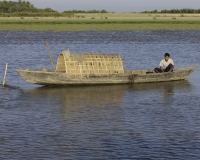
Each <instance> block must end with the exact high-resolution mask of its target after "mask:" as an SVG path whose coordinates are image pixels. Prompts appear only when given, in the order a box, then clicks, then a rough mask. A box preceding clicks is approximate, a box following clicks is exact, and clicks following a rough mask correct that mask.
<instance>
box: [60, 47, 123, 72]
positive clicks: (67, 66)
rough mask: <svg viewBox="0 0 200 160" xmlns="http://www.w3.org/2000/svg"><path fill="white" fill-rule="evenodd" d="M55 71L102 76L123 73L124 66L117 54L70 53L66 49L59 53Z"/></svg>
mask: <svg viewBox="0 0 200 160" xmlns="http://www.w3.org/2000/svg"><path fill="white" fill-rule="evenodd" d="M56 72H66V73H67V74H71V75H81V76H88V75H97V76H104V75H112V74H123V73H124V68H123V63H122V60H121V57H120V56H119V55H118V54H72V53H70V51H69V50H67V51H63V52H62V53H61V54H60V55H59V57H58V61H57V66H56Z"/></svg>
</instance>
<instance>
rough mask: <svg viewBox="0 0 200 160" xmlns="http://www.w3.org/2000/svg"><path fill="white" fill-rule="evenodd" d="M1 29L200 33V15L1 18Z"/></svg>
mask: <svg viewBox="0 0 200 160" xmlns="http://www.w3.org/2000/svg"><path fill="white" fill-rule="evenodd" d="M0 30H12V31H23V30H27V31H58V32H59V31H85V30H100V31H101V30H103V31H109V30H200V14H135V13H120V14H117V13H106V14H100V13H97V14H75V15H74V17H71V18H69V17H56V18H55V17H45V18H42V17H6V18H5V17H1V18H0Z"/></svg>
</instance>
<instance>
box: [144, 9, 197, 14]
mask: <svg viewBox="0 0 200 160" xmlns="http://www.w3.org/2000/svg"><path fill="white" fill-rule="evenodd" d="M141 13H180V14H182V13H188V14H189V13H200V9H189V8H184V9H171V10H167V9H165V10H161V11H158V10H157V9H155V10H153V11H144V12H141Z"/></svg>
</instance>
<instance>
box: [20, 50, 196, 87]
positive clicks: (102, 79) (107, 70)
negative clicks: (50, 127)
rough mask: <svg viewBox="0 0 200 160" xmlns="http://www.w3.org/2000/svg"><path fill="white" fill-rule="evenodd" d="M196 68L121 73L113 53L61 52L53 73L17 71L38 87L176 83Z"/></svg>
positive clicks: (121, 66)
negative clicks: (164, 71)
mask: <svg viewBox="0 0 200 160" xmlns="http://www.w3.org/2000/svg"><path fill="white" fill-rule="evenodd" d="M196 68H197V67H196V66H193V67H189V68H179V69H175V70H174V71H173V72H171V73H155V72H154V71H153V70H124V67H123V63H122V60H121V57H120V56H119V55H117V54H72V53H70V52H69V50H67V51H63V52H62V53H61V54H60V55H59V57H58V61H57V66H56V69H55V70H54V71H48V70H47V69H42V70H29V69H17V70H16V71H17V73H18V74H19V75H20V76H21V77H22V78H23V79H24V80H25V81H27V82H29V83H33V84H39V85H91V84H128V83H147V82H164V81H177V80H183V79H187V78H189V77H190V75H191V74H192V72H194V70H195V69H196Z"/></svg>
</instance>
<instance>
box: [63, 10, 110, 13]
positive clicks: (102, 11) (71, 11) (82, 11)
mask: <svg viewBox="0 0 200 160" xmlns="http://www.w3.org/2000/svg"><path fill="white" fill-rule="evenodd" d="M63 13H108V12H107V11H106V10H104V9H103V10H101V11H98V10H89V11H84V10H69V11H64V12H63Z"/></svg>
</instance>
